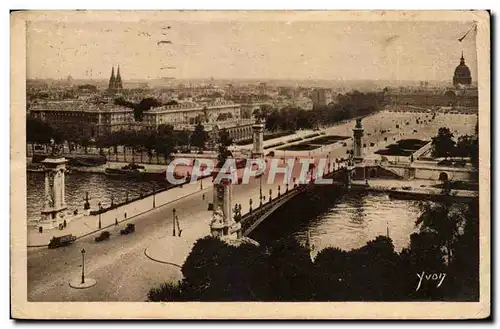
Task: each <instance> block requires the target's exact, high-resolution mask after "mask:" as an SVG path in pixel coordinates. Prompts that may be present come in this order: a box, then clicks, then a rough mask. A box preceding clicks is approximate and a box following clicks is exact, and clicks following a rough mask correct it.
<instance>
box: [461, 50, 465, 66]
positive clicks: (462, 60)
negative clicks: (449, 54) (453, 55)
mask: <svg viewBox="0 0 500 329" xmlns="http://www.w3.org/2000/svg"><path fill="white" fill-rule="evenodd" d="M460 64H461V65H464V64H465V59H464V52H463V51H462V57H460Z"/></svg>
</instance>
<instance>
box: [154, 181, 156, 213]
mask: <svg viewBox="0 0 500 329" xmlns="http://www.w3.org/2000/svg"><path fill="white" fill-rule="evenodd" d="M153 208H156V182H153Z"/></svg>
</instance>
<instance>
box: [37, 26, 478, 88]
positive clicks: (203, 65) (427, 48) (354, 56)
mask: <svg viewBox="0 0 500 329" xmlns="http://www.w3.org/2000/svg"><path fill="white" fill-rule="evenodd" d="M471 26H472V22H383V21H379V22H352V21H341V22H339V21H337V22H328V21H326V22H325V21H318V22H304V21H299V22H293V21H291V22H290V21H288V22H286V21H278V22H238V21H225V22H207V21H199V22H171V23H168V22H158V21H155V22H133V23H130V22H93V23H88V22H80V23H78V22H74V23H71V22H66V23H58V22H51V21H38V22H29V23H28V25H27V76H28V78H65V77H67V76H68V75H70V74H71V75H72V76H73V78H90V77H92V78H94V79H99V78H106V79H107V78H108V77H109V75H110V71H111V66H113V65H120V70H121V73H122V78H123V79H124V80H127V79H142V78H158V77H162V76H172V77H175V78H178V79H183V78H209V77H214V78H216V79H217V78H221V79H223V78H255V79H259V78H261V79H273V78H274V79H346V80H351V79H383V80H385V79H390V80H451V77H452V75H453V71H454V69H455V67H456V66H457V65H458V64H459V59H460V54H461V52H462V51H463V52H464V57H465V60H466V64H467V65H468V66H469V68H470V69H471V71H472V78H473V80H474V81H476V80H477V62H476V50H475V33H474V32H471V33H470V34H469V36H468V37H467V38H466V39H465V40H464V41H463V42H462V43H459V42H458V40H457V39H458V38H459V37H461V36H462V35H463V34H465V32H467V30H468V29H469V28H470V27H471ZM159 41H164V42H163V43H159ZM165 41H166V42H165Z"/></svg>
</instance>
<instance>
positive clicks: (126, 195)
mask: <svg viewBox="0 0 500 329" xmlns="http://www.w3.org/2000/svg"><path fill="white" fill-rule="evenodd" d="M125 203H128V191H127V192H125Z"/></svg>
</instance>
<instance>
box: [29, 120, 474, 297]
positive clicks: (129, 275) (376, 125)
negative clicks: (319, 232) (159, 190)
mask: <svg viewBox="0 0 500 329" xmlns="http://www.w3.org/2000/svg"><path fill="white" fill-rule="evenodd" d="M388 115H389V116H392V113H391V114H388V112H383V113H381V114H378V115H376V116H373V117H371V118H368V119H366V120H364V121H363V125H364V126H365V129H366V132H369V133H370V135H369V136H368V135H365V136H366V138H365V142H366V143H371V142H374V143H377V144H378V145H377V146H378V148H380V147H382V145H381V144H384V142H383V137H387V136H388V135H387V134H385V135H383V136H382V135H381V134H378V133H376V132H375V129H381V128H384V127H389V126H390V127H392V128H391V129H392V132H393V133H392V134H393V135H394V136H395V137H396V136H399V134H402V132H395V129H394V128H393V127H394V121H393V122H391V121H392V119H391V118H388ZM398 115H399V116H402V114H400V113H398ZM380 116H382V119H381V117H380ZM413 116H414V115H413ZM384 117H385V118H384ZM407 117H409V116H407ZM398 118H399V117H398ZM353 124H354V123H353V122H350V123H347V124H345V125H341V126H336V127H333V128H332V129H328V133H333V134H343V135H345V134H347V133H348V132H349V131H350V129H352V127H353ZM443 125H444V124H443ZM414 126H416V124H415V121H411V124H410V125H409V126H402V128H403V129H401V130H402V131H405V133H404V134H405V135H404V137H406V136H407V135H410V136H411V135H412V134H411V133H407V132H411V131H412V129H414ZM438 126H439V125H438ZM434 128H435V129H432V130H430V129H429V135H428V136H427V138H429V137H430V136H432V135H434V134H435V133H436V131H437V129H438V127H437V128H436V127H434ZM472 129H473V126H472ZM348 136H350V134H349V135H348ZM412 137H413V136H412ZM419 137H420V136H419ZM400 138H401V137H400ZM388 140H389V141H388V143H390V142H392V141H391V140H390V138H388ZM349 144H350V143H349ZM349 144H348V146H347V147H342V146H341V145H340V144H339V143H336V144H334V145H333V146H329V147H324V148H322V149H320V150H318V151H316V152H313V153H312V154H313V155H314V156H315V157H320V156H322V155H324V154H330V157H331V158H337V157H338V158H340V157H343V156H344V157H345V155H346V149H347V148H349V147H350V146H349ZM368 145H369V144H368ZM303 153H304V152H303ZM303 153H302V154H303ZM305 153H307V152H305ZM296 154H297V152H288V151H287V152H286V155H287V156H292V155H293V156H295V155H296ZM277 155H279V153H278V152H277ZM297 155H298V154H297ZM296 174H297V173H294V175H296ZM266 177H267V173H266V174H265V175H264V178H263V180H262V181H263V188H262V190H263V194H264V196H265V197H266V199H267V197H268V195H269V189H270V188H271V189H272V191H273V197H275V196H276V195H277V185H278V181H279V184H280V185H281V191H284V190H285V187H284V186H283V185H282V181H280V180H276V181H275V184H267V182H266V181H267V179H266ZM259 189H260V179H252V180H251V181H250V183H249V184H247V185H236V186H235V188H234V196H233V201H234V202H233V203H241V204H242V207H243V213H246V212H247V211H248V207H249V204H248V200H249V198H252V199H253V206H254V207H255V206H256V205H257V204H258V198H259ZM266 192H267V193H266ZM203 193H204V194H205V200H203V198H202V194H203ZM209 200H212V193H211V191H210V190H209V191H204V192H203V191H197V192H194V193H193V194H191V195H188V196H186V197H184V198H182V199H179V200H177V201H175V202H171V203H169V204H167V205H164V206H162V207H159V208H157V209H154V210H152V211H149V212H148V213H146V214H142V215H138V216H136V217H135V218H134V219H132V220H131V222H133V223H135V224H136V232H135V233H133V234H132V235H129V236H120V235H119V229H120V228H123V225H120V226H119V227H118V228H114V227H113V228H111V229H110V232H111V233H112V236H111V239H110V240H108V241H104V242H102V243H95V242H94V237H95V236H96V235H97V234H95V235H90V236H87V237H84V238H82V239H79V240H78V241H77V243H75V244H74V245H70V246H68V247H64V248H59V249H50V250H49V249H46V248H37V249H31V250H29V251H28V258H27V270H28V287H27V288H28V300H29V301H144V300H145V298H146V294H147V291H148V290H149V289H150V288H151V287H153V286H157V285H158V284H160V283H162V282H165V281H169V280H177V279H180V278H181V273H180V271H179V268H178V267H175V266H169V265H165V264H162V263H159V262H154V261H151V260H150V259H149V258H148V257H146V256H145V253H144V251H145V250H146V249H147V248H150V247H151V246H154V245H155V244H156V243H158V241H160V239H161V240H163V239H169V241H173V239H174V238H173V237H172V236H171V235H172V209H173V208H175V209H176V210H177V214H178V216H179V221H180V225H181V228H182V229H183V233H182V237H185V238H186V239H187V238H190V237H193V236H197V237H201V236H204V235H206V234H208V233H209V228H208V222H209V221H210V212H209V211H208V210H207V209H208V202H209ZM180 245H181V244H179V247H180ZM82 248H85V250H86V256H85V270H86V271H85V272H86V276H87V277H91V278H94V279H95V280H96V281H97V284H96V285H95V286H94V287H92V288H90V289H81V290H79V289H73V288H70V287H69V281H71V280H72V279H74V278H75V277H78V276H79V275H81V267H80V266H81V254H80V251H81V249H82ZM170 249H171V252H173V254H174V255H176V254H179V252H177V250H176V243H173V244H172V248H170ZM179 251H180V250H179Z"/></svg>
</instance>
